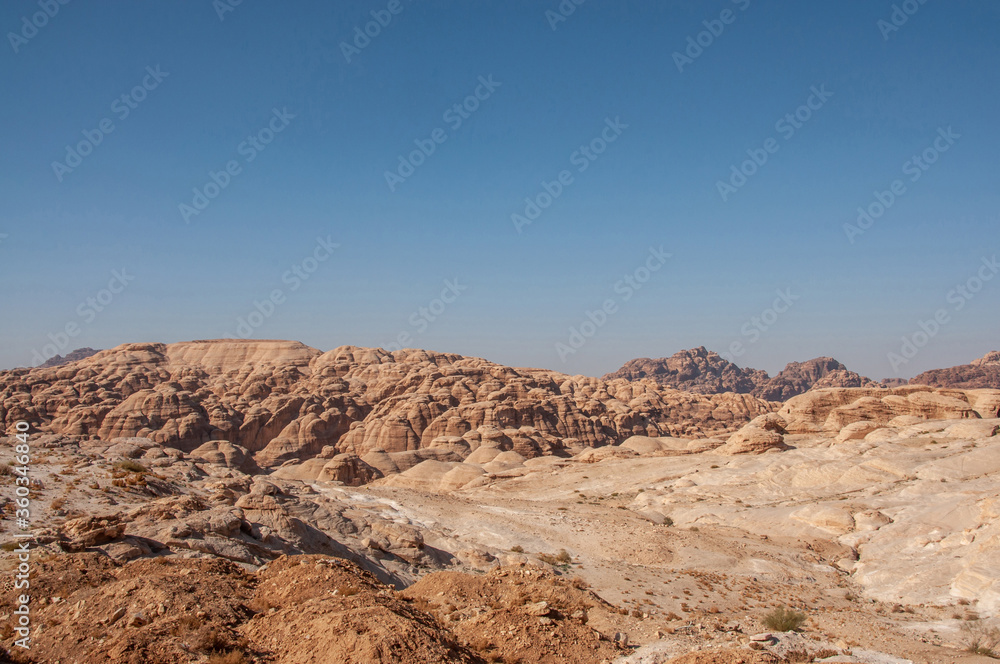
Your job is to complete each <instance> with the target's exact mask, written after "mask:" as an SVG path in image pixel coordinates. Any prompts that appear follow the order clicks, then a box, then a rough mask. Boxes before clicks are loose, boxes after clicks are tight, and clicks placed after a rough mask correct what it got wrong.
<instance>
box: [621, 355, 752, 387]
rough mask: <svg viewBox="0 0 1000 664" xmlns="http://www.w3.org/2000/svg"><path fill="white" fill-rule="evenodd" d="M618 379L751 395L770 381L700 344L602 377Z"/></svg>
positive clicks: (639, 361)
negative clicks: (649, 381) (650, 381)
mask: <svg viewBox="0 0 1000 664" xmlns="http://www.w3.org/2000/svg"><path fill="white" fill-rule="evenodd" d="M618 378H624V379H625V380H641V379H643V378H649V379H650V380H653V381H655V382H656V383H658V384H660V385H664V386H666V387H672V388H674V389H675V390H683V391H685V392H694V393H697V394H720V393H722V392H735V393H737V394H751V393H752V392H753V391H754V390H756V389H757V388H758V387H759V386H760V385H762V384H763V383H765V382H767V380H768V375H767V372H766V371H761V370H759V369H742V368H740V367H738V366H736V365H735V364H733V363H732V362H730V361H729V360H726V359H724V358H723V357H721V356H720V355H719V354H718V353H716V352H714V351H710V350H706V349H705V347H704V346H699V347H698V348H693V349H691V350H682V351H680V352H677V353H674V354H673V355H672V356H670V357H662V358H660V359H658V360H653V359H650V358H648V357H643V358H639V359H635V360H629V361H628V362H626V363H625V365H624V366H623V367H622V368H621V369H619V370H618V371H615V372H613V373H609V374H607V375H605V376H604V378H603V380H614V379H618Z"/></svg>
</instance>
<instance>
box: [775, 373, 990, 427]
mask: <svg viewBox="0 0 1000 664" xmlns="http://www.w3.org/2000/svg"><path fill="white" fill-rule="evenodd" d="M778 414H779V415H780V416H781V417H782V418H783V419H784V420H785V422H786V427H787V429H788V431H789V432H791V433H810V432H818V431H838V432H839V431H841V430H843V429H844V428H845V427H847V426H848V425H852V424H855V423H857V422H867V423H869V424H866V425H863V426H866V427H867V426H870V425H871V424H874V425H876V426H875V427H874V428H876V429H877V428H879V427H881V426H885V425H887V424H896V425H900V424H905V423H908V422H907V421H905V420H902V419H900V418H907V417H912V418H913V420H911V421H909V422H919V421H921V420H939V419H978V418H996V417H1000V392H998V391H997V390H935V389H933V388H930V387H927V386H924V385H908V386H906V387H897V388H894V389H891V390H885V389H879V388H827V389H818V390H812V391H809V392H806V393H805V394H801V395H799V396H797V397H795V398H793V399H790V400H788V401H787V402H785V405H784V406H782V407H781V409H780V410H779V411H778ZM848 431H850V430H848ZM845 435H848V436H852V434H851V433H848V434H845ZM852 437H853V436H852Z"/></svg>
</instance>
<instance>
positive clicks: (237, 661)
mask: <svg viewBox="0 0 1000 664" xmlns="http://www.w3.org/2000/svg"><path fill="white" fill-rule="evenodd" d="M208 664H247V658H246V657H244V656H243V653H241V652H240V651H238V650H233V651H231V652H227V653H218V652H217V653H212V654H211V655H209V657H208Z"/></svg>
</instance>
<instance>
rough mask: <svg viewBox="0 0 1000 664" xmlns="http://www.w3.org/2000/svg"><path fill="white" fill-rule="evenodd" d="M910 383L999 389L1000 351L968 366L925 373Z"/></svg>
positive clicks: (991, 353)
mask: <svg viewBox="0 0 1000 664" xmlns="http://www.w3.org/2000/svg"><path fill="white" fill-rule="evenodd" d="M910 383H911V384H914V383H915V384H919V385H931V386H932V387H957V388H964V389H976V388H984V387H985V388H992V389H997V388H1000V351H996V350H994V351H990V352H989V353H987V354H986V355H984V356H983V357H981V358H979V359H978V360H973V361H972V362H970V363H969V364H962V365H959V366H957V367H950V368H948V369H932V370H931V371H925V372H923V373H922V374H920V375H918V376H916V377H915V378H913V379H911V380H910Z"/></svg>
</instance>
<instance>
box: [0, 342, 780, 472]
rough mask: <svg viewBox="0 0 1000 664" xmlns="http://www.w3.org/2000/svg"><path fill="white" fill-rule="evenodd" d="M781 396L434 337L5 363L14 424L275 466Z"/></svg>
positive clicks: (604, 431)
mask: <svg viewBox="0 0 1000 664" xmlns="http://www.w3.org/2000/svg"><path fill="white" fill-rule="evenodd" d="M775 407H776V405H775V404H771V403H768V402H766V401H764V400H761V399H758V398H755V397H753V396H750V395H739V394H731V393H730V394H721V395H697V394H690V393H684V392H679V391H676V390H672V389H669V388H665V387H661V386H659V385H657V384H656V383H654V382H653V381H638V382H630V381H628V380H624V379H617V380H599V379H596V378H588V377H584V376H567V375H565V374H560V373H557V372H554V371H546V370H540V369H515V368H511V367H506V366H502V365H498V364H494V363H492V362H488V361H486V360H483V359H479V358H468V357H463V356H460V355H454V354H446V353H433V352H425V351H420V350H402V351H396V352H393V353H390V352H387V351H384V350H382V349H372V348H357V347H351V346H345V347H341V348H337V349H334V350H332V351H329V352H326V353H323V352H321V351H319V350H317V349H315V348H310V347H308V346H305V345H303V344H301V343H298V342H292V341H242V340H215V341H192V342H186V343H177V344H170V345H164V344H157V343H145V344H142V343H140V344H125V345H122V346H118V347H117V348H113V349H111V350H106V351H102V352H100V353H97V354H96V355H94V356H92V357H89V358H86V359H84V360H80V361H77V362H71V363H69V364H65V365H62V366H59V367H53V368H35V369H14V370H11V371H4V372H0V421H2V422H3V423H4V424H5V425H6V426H7V427H8V429H9V427H10V426H11V425H12V423H13V422H14V421H16V420H26V421H28V422H31V423H33V424H35V425H36V426H37V427H38V428H39V429H40V430H42V431H46V432H51V433H58V434H65V435H73V436H79V437H82V438H84V439H88V438H94V439H102V440H112V439H116V438H127V437H136V436H137V437H144V438H148V439H150V440H152V441H154V442H155V443H157V444H159V445H161V446H166V447H173V448H177V449H181V450H184V451H191V450H194V449H195V448H197V447H199V446H202V445H204V444H207V443H209V442H210V441H214V442H212V443H211V444H210V447H212V446H214V447H213V449H215V448H218V447H219V445H221V444H222V443H220V442H219V441H225V445H233V446H237V447H239V448H241V449H242V450H243V451H244V452H246V453H248V455H249V457H252V458H249V457H248V459H247V460H246V463H248V464H256V465H258V466H259V467H262V468H269V467H276V466H280V465H282V464H284V463H286V462H289V461H298V462H301V461H303V460H306V459H312V458H317V459H323V460H324V461H323V464H326V463H327V462H332V461H333V459H334V457H338V456H339V455H343V454H346V455H348V456H347V457H339V459H338V460H337V461H336V463H334V464H333V467H332V469H331V472H337V473H347V474H351V473H362V474H364V473H367V474H369V475H372V476H375V475H381V474H385V473H386V472H395V470H396V469H397V468H400V467H402V468H408V467H410V466H412V465H414V464H415V463H418V462H419V461H422V460H425V459H428V458H434V459H438V460H441V461H452V460H455V459H456V458H457V457H459V456H461V455H464V454H467V453H468V452H469V451H470V450H471V449H475V448H476V447H478V446H479V445H480V443H481V442H482V441H484V440H492V441H496V442H497V443H498V444H501V445H502V446H504V447H505V448H507V449H509V450H511V451H514V452H516V453H518V454H519V455H521V456H523V457H525V458H531V457H534V456H540V455H547V454H555V455H569V454H572V453H575V452H578V451H580V450H582V449H584V448H586V447H599V446H603V445H608V444H613V443H616V442H620V441H621V440H624V439H625V438H627V437H629V436H633V435H645V436H663V435H695V434H711V433H717V432H724V431H729V430H733V429H735V428H738V427H739V426H740V425H742V424H743V423H745V422H747V421H748V420H750V419H751V418H753V417H755V416H757V415H759V414H761V413H765V412H768V411H771V410H773V409H774V408H775ZM225 445H223V447H225ZM226 449H228V448H226ZM216 451H218V450H216ZM206 453H207V452H206ZM218 453H222V452H218ZM387 455H395V456H387ZM358 458H361V459H364V460H365V461H363V462H361V461H358V460H357V459H358Z"/></svg>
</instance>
